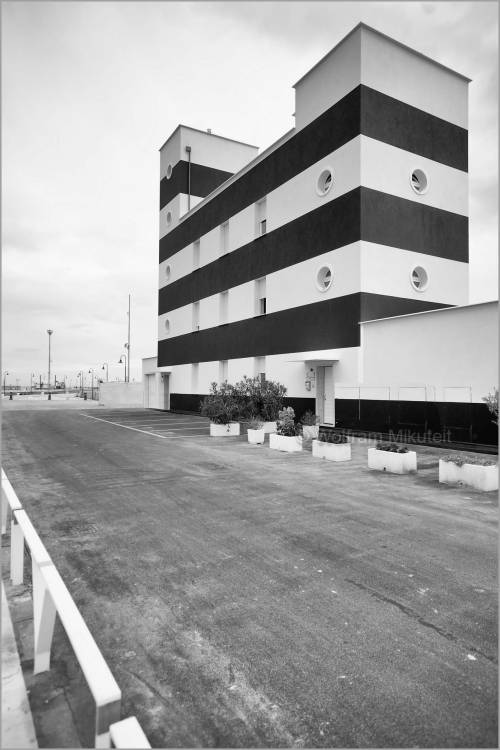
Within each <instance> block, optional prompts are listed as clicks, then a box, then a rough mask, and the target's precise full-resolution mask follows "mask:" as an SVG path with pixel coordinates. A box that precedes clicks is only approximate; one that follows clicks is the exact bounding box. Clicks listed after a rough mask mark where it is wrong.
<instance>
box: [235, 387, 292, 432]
mask: <svg viewBox="0 0 500 750" xmlns="http://www.w3.org/2000/svg"><path fill="white" fill-rule="evenodd" d="M235 390H236V392H237V394H238V396H237V397H238V400H239V403H240V415H241V416H242V417H243V418H245V417H252V416H255V415H256V416H257V417H258V418H260V419H262V421H263V422H264V431H265V432H266V433H267V432H275V431H276V420H277V419H278V413H279V410H280V409H282V408H283V399H284V397H285V396H286V392H287V390H286V388H285V386H284V385H282V384H281V383H278V382H276V381H273V380H262V378H260V377H259V376H256V377H254V378H249V377H247V376H246V375H245V377H244V378H243V380H240V381H239V383H236V385H235Z"/></svg>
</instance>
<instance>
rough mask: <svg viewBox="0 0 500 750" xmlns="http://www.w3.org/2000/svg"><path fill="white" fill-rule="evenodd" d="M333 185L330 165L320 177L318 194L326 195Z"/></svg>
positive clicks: (317, 186)
mask: <svg viewBox="0 0 500 750" xmlns="http://www.w3.org/2000/svg"><path fill="white" fill-rule="evenodd" d="M332 185H333V172H332V170H331V169H330V168H329V167H328V168H327V169H324V170H323V171H322V172H321V174H320V176H319V177H318V182H317V184H316V192H317V193H318V195H326V194H327V193H328V191H329V190H330V189H331V187H332Z"/></svg>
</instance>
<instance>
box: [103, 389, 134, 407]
mask: <svg viewBox="0 0 500 750" xmlns="http://www.w3.org/2000/svg"><path fill="white" fill-rule="evenodd" d="M142 393H143V388H142V383H101V384H100V386H99V404H100V405H102V406H142V405H143V396H142Z"/></svg>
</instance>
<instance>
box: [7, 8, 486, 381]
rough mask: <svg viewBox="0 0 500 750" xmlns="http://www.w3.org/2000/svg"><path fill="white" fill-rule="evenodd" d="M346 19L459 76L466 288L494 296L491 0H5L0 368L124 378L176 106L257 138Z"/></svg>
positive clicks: (182, 115) (143, 297)
mask: <svg viewBox="0 0 500 750" xmlns="http://www.w3.org/2000/svg"><path fill="white" fill-rule="evenodd" d="M359 21H364V22H365V23H367V24H369V25H371V26H373V27H374V28H376V29H378V30H380V31H382V32H384V33H386V34H388V35H389V36H392V37H394V38H395V39H397V40H398V41H401V42H403V43H404V44H407V45H409V46H410V47H413V48H414V49H416V50H418V51H420V52H422V53H424V54H426V55H429V56H430V57H432V58H434V59H436V60H437V61H439V62H441V63H443V64H444V65H446V66H448V67H451V68H453V69H454V70H456V71H457V72H459V73H462V74H463V75H466V76H468V77H469V78H471V79H472V83H471V84H470V87H469V177H470V301H471V302H480V301H485V300H491V299H496V298H497V296H498V287H497V281H498V270H497V247H498V174H497V172H498V6H497V3H496V2H424V3H419V2H385V3H384V2H365V3H354V2H332V1H325V2H310V1H307V0H306V1H303V2H287V0H283V1H282V2H239V1H233V2H231V1H228V2H161V1H159V2H142V1H141V2H120V1H119V0H117V1H116V2H107V1H106V0H104V1H100V2H73V1H70V2H45V1H44V0H36V1H34V2H22V1H19V0H3V2H2V40H1V41H2V248H3V251H2V372H5V371H8V373H9V375H8V376H7V378H6V382H7V383H12V384H14V383H16V382H17V381H19V384H20V385H23V384H29V382H30V375H31V374H34V375H35V378H36V379H37V380H38V379H39V378H40V376H42V379H44V380H45V379H46V377H47V367H48V338H49V337H48V334H47V329H48V328H51V329H53V331H54V333H53V335H52V337H51V342H52V344H51V349H52V365H51V370H52V376H54V374H55V375H56V376H57V378H58V379H62V377H63V376H65V377H66V379H67V382H72V383H73V384H74V383H75V381H76V374H77V372H78V371H80V370H83V371H84V372H85V373H86V378H87V384H88V385H90V379H91V375H89V374H88V371H89V370H91V369H93V370H94V371H95V372H96V373H99V374H101V375H104V371H103V370H102V367H103V365H104V363H108V372H109V379H110V380H115V379H117V378H120V379H123V374H124V366H123V365H122V364H118V360H119V358H120V356H121V355H122V354H123V353H124V352H125V349H124V343H125V342H126V341H127V325H128V322H127V309H128V295H129V294H130V295H131V320H130V322H131V345H130V351H131V373H130V374H131V379H136V380H140V379H141V359H142V358H143V357H149V356H154V355H155V354H156V337H157V276H158V206H159V153H158V149H159V148H160V146H161V145H162V144H163V143H164V141H165V140H166V139H167V138H168V136H169V135H170V134H171V132H172V131H173V130H174V129H175V128H176V126H177V125H178V124H179V123H180V122H181V123H183V124H185V125H190V126H192V127H195V128H200V129H201V130H206V129H207V128H211V129H212V132H213V133H216V134H219V135H223V136H226V137H229V138H234V139H236V140H240V141H244V142H246V143H251V144H255V145H258V146H259V148H260V149H261V150H263V149H265V148H266V147H267V146H269V145H270V144H271V143H273V142H274V141H275V140H277V139H278V138H279V137H280V136H281V135H282V134H284V133H285V132H286V131H288V130H289V129H290V128H291V127H293V124H294V123H293V117H292V113H293V111H294V93H293V89H292V86H293V84H294V83H295V82H296V81H297V80H298V79H299V78H300V77H301V76H302V75H303V74H304V73H305V72H306V71H307V70H309V69H310V68H311V67H312V66H313V65H314V64H315V63H316V62H317V61H318V60H320V59H321V57H323V55H324V54H325V53H326V52H328V51H329V50H330V49H331V48H332V47H334V46H335V45H336V44H337V42H339V41H340V39H342V37H343V36H345V34H347V33H348V32H349V31H350V30H351V29H352V27H353V26H355V25H356V24H357V23H359Z"/></svg>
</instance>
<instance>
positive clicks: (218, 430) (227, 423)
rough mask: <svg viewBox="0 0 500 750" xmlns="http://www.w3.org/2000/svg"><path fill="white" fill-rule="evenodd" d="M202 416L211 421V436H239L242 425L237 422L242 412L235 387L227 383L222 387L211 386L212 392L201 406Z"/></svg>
mask: <svg viewBox="0 0 500 750" xmlns="http://www.w3.org/2000/svg"><path fill="white" fill-rule="evenodd" d="M200 412H201V414H202V416H204V417H208V418H209V419H210V435H211V436H212V437H222V436H226V435H239V434H240V425H239V422H238V421H237V420H238V418H239V412H240V402H239V399H238V394H237V392H236V391H235V388H234V386H232V385H230V384H229V383H228V382H227V381H226V382H224V383H222V384H221V385H220V386H218V385H217V383H212V384H211V385H210V392H209V394H208V396H205V398H204V399H203V401H202V402H201V404H200Z"/></svg>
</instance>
